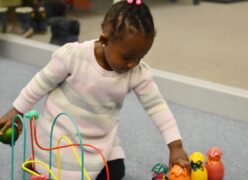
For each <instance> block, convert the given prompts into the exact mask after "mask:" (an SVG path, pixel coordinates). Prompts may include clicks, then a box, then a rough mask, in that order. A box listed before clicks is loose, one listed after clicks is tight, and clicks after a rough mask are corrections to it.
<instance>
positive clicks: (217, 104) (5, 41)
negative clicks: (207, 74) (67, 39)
mask: <svg viewBox="0 0 248 180" xmlns="http://www.w3.org/2000/svg"><path fill="white" fill-rule="evenodd" d="M58 47H59V46H55V45H51V44H46V43H41V42H37V41H33V40H29V39H24V38H21V37H19V36H14V35H8V34H7V35H0V56H1V57H3V58H6V59H11V60H16V61H19V62H23V63H28V64H32V65H35V66H39V67H42V66H44V65H45V64H47V62H48V61H49V59H50V56H51V54H52V52H53V51H54V50H56V49H57V48H58ZM24 52H25V53H24ZM153 72H154V78H155V81H156V82H157V84H158V86H159V88H160V90H161V93H162V95H163V96H164V97H165V98H166V99H167V100H168V101H171V102H175V103H178V104H181V105H184V106H186V107H191V108H195V109H198V110H201V111H205V112H210V113H214V114H217V115H221V116H225V117H229V118H232V119H237V120H245V121H248V113H247V108H248V91H247V90H243V89H238V88H234V87H229V86H225V85H221V84H217V83H213V82H209V81H205V80H200V79H196V78H191V77H187V76H182V75H178V74H174V73H169V72H165V71H161V70H158V69H153Z"/></svg>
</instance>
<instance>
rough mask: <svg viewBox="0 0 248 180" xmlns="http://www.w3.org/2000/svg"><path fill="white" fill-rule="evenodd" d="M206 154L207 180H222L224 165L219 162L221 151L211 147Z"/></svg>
mask: <svg viewBox="0 0 248 180" xmlns="http://www.w3.org/2000/svg"><path fill="white" fill-rule="evenodd" d="M207 154H208V160H207V162H206V169H207V171H208V180H222V179H223V177H224V165H223V163H222V161H221V156H222V154H223V153H222V151H221V150H220V149H219V148H218V147H212V148H210V149H209V150H208V153H207Z"/></svg>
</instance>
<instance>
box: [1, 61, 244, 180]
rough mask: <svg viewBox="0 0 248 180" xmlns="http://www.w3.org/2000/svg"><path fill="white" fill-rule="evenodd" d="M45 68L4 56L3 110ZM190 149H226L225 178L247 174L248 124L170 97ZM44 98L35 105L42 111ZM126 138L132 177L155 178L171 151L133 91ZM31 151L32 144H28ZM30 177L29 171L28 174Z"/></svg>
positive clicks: (7, 152)
mask: <svg viewBox="0 0 248 180" xmlns="http://www.w3.org/2000/svg"><path fill="white" fill-rule="evenodd" d="M38 70H39V68H37V67H33V66H30V65H26V64H20V63H17V62H14V61H11V60H5V59H1V58H0V82H1V85H0V94H1V97H0V114H1V115H2V114H3V113H4V112H5V111H7V110H8V109H9V107H10V106H11V103H12V101H13V100H14V99H15V97H16V96H17V94H18V92H19V91H20V90H21V88H22V87H23V86H24V85H25V84H26V83H27V82H28V81H29V80H30V78H31V77H32V76H33V75H34V74H35V72H37V71H38ZM169 106H170V107H171V109H172V112H173V113H174V115H175V117H176V119H177V121H178V126H179V128H180V130H181V134H182V136H183V138H184V146H185V149H186V151H187V152H188V153H189V154H190V153H192V152H194V151H201V152H202V153H204V154H205V153H206V151H207V150H208V148H209V147H211V146H218V147H220V148H221V149H222V150H223V152H224V156H223V163H224V165H225V180H246V179H247V172H248V166H247V163H246V162H247V160H248V157H247V148H248V139H247V137H248V131H247V129H248V123H247V122H242V121H238V120H233V119H228V118H225V117H220V116H216V115H214V114H209V113H205V112H200V111H197V110H194V109H189V108H186V107H183V106H180V105H177V104H174V103H171V102H169ZM40 107H41V103H39V104H38V105H37V106H36V107H35V108H36V109H38V110H39V108H40ZM120 119H121V125H120V137H121V139H122V142H123V146H124V148H125V151H126V155H127V159H126V177H125V179H126V180H149V179H151V172H150V170H151V168H152V166H153V165H154V164H156V163H158V162H163V163H167V162H168V156H169V155H168V150H167V147H166V146H165V145H164V144H163V141H162V138H161V136H160V135H159V133H158V132H157V130H156V129H155V128H154V126H153V125H152V123H151V122H150V121H149V118H148V116H147V115H146V114H145V112H144V111H143V109H142V107H141V106H140V105H139V103H138V101H137V99H136V97H135V96H134V94H130V95H129V96H128V97H127V99H126V101H125V104H124V107H123V109H122V111H121V113H120ZM22 143H23V141H22V137H21V138H20V139H19V141H17V143H16V146H15V147H16V151H15V156H16V161H15V179H17V180H19V179H21V170H20V168H19V166H20V164H21V161H22ZM0 152H1V154H0V167H1V168H0V180H8V179H10V157H11V149H10V147H9V146H6V145H4V144H0ZM28 152H30V146H28ZM27 176H28V175H27Z"/></svg>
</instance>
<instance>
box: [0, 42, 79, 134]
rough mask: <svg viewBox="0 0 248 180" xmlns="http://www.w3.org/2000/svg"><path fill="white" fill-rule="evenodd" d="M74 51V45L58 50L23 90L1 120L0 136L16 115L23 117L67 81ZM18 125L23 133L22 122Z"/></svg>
mask: <svg viewBox="0 0 248 180" xmlns="http://www.w3.org/2000/svg"><path fill="white" fill-rule="evenodd" d="M73 49H74V46H73V43H70V44H66V45H64V46H63V47H61V48H59V49H58V50H56V51H55V52H54V53H53V55H52V58H51V60H50V62H49V63H48V64H47V65H46V66H45V67H44V68H43V69H42V70H41V71H39V72H38V73H37V74H36V75H35V76H34V77H33V78H32V80H31V81H30V82H29V83H28V84H27V85H26V86H25V87H24V88H23V89H22V91H21V93H20V94H19V95H18V97H17V98H16V99H15V101H14V102H13V108H11V109H10V110H9V111H8V112H7V113H6V114H4V115H3V116H2V117H1V118H0V134H2V133H3V132H4V131H5V130H6V129H7V128H8V127H10V126H11V120H12V118H13V117H14V116H15V115H16V114H21V115H23V114H24V113H26V112H27V111H29V110H30V109H31V108H32V107H33V106H34V105H35V104H36V103H37V102H38V100H40V99H41V98H42V97H43V96H45V95H47V94H48V93H49V92H50V91H52V90H53V89H54V88H55V87H56V86H57V85H58V84H59V83H60V82H62V81H63V80H65V78H66V77H67V76H68V74H69V73H70V72H69V71H70V70H69V69H70V68H69V65H70V64H69V63H68V62H71V61H70V60H71V57H72V55H71V54H72V53H73ZM17 123H18V130H19V132H21V131H22V125H21V122H20V121H17Z"/></svg>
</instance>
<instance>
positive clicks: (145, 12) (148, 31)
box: [102, 0, 156, 38]
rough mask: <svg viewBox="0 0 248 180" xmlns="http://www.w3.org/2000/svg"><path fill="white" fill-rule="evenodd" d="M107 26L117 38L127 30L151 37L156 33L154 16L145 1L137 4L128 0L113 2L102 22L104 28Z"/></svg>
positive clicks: (112, 35)
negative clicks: (129, 2)
mask: <svg viewBox="0 0 248 180" xmlns="http://www.w3.org/2000/svg"><path fill="white" fill-rule="evenodd" d="M134 1H136V0H134ZM106 27H107V28H108V29H110V34H109V35H110V37H111V38H117V37H119V36H118V35H120V33H123V32H126V31H131V32H140V33H142V34H144V35H146V36H150V37H154V36H155V34H156V32H155V28H154V22H153V17H152V15H151V12H150V10H149V8H148V6H147V5H146V4H145V3H144V2H142V4H140V5H137V4H136V2H134V3H132V4H128V2H127V0H122V1H119V2H117V3H115V4H113V5H112V6H111V7H110V9H109V10H108V11H107V13H106V15H105V17H104V20H103V22H102V29H104V28H106Z"/></svg>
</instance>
